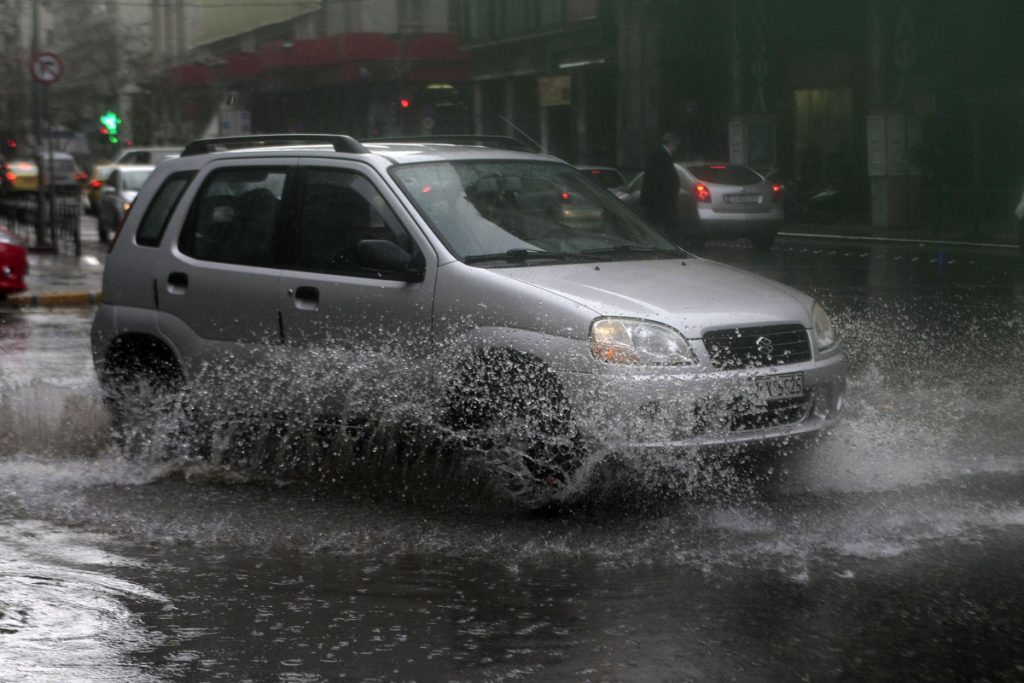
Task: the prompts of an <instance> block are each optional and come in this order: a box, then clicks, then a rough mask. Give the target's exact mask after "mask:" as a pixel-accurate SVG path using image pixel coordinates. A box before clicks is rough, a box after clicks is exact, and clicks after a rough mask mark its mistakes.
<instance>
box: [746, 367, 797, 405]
mask: <svg viewBox="0 0 1024 683" xmlns="http://www.w3.org/2000/svg"><path fill="white" fill-rule="evenodd" d="M754 394H755V395H756V396H757V398H758V399H759V400H761V401H775V400H778V399H780V398H799V397H800V396H803V395H804V373H802V372H791V373H789V374H787V375H767V376H765V377H757V378H755V379H754Z"/></svg>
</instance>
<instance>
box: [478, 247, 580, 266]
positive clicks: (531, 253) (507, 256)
mask: <svg viewBox="0 0 1024 683" xmlns="http://www.w3.org/2000/svg"><path fill="white" fill-rule="evenodd" d="M596 256H597V254H589V253H587V254H582V253H571V252H565V251H544V250H543V249H509V250H508V251H501V252H497V253H494V254H470V255H469V256H466V257H465V258H463V259H462V260H463V262H464V263H483V262H485V261H515V262H517V263H519V262H525V261H527V260H548V261H576V260H579V259H584V260H587V261H593V260H594V258H595V257H596Z"/></svg>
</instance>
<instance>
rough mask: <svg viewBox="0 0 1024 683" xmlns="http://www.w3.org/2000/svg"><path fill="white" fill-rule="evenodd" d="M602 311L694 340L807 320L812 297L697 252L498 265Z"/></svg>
mask: <svg viewBox="0 0 1024 683" xmlns="http://www.w3.org/2000/svg"><path fill="white" fill-rule="evenodd" d="M497 272H500V273H501V274H502V275H505V276H507V277H510V278H512V279H514V280H517V281H519V282H523V283H526V284H529V285H533V286H534V287H538V288H540V289H543V290H545V291H548V292H551V293H553V294H556V295H559V296H562V297H564V298H566V299H569V300H570V301H573V302H574V303H577V304H579V305H581V306H586V307H587V308H589V309H591V310H592V311H594V312H595V313H596V314H597V315H601V316H622V317H629V318H643V319H645V320H655V321H657V322H661V323H664V324H666V325H671V326H672V327H674V328H676V329H678V330H679V331H680V332H682V333H683V335H684V336H686V337H688V338H691V339H696V338H699V337H701V336H703V334H704V332H705V331H707V330H711V329H718V328H723V327H732V326H750V325H772V324H781V323H799V324H801V325H803V326H805V327H810V309H811V306H812V303H813V300H812V299H811V298H810V297H808V296H807V295H805V294H802V293H801V292H798V291H797V290H795V289H793V288H791V287H787V286H786V285H783V284H780V283H778V282H774V281H772V280H768V279H766V278H763V277H759V276H756V275H751V274H750V273H747V272H744V271H742V270H739V269H736V268H732V267H730V266H725V265H722V264H720V263H715V262H714V261H707V260H704V259H700V258H688V259H685V260H683V259H664V260H656V261H615V262H610V263H596V264H595V263H587V264H569V265H548V266H533V267H525V268H508V269H501V270H499V271H497Z"/></svg>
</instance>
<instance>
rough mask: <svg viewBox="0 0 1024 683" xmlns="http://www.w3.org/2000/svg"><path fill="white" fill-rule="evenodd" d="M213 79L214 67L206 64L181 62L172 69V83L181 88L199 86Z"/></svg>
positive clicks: (210, 82) (211, 81) (207, 83)
mask: <svg viewBox="0 0 1024 683" xmlns="http://www.w3.org/2000/svg"><path fill="white" fill-rule="evenodd" d="M213 81H214V73H213V69H212V68H210V67H209V66H207V65H206V64H179V65H178V66H176V67H174V68H173V69H171V84H172V85H174V86H176V87H179V88H183V87H184V88H198V87H202V86H204V85H210V84H212V83H213Z"/></svg>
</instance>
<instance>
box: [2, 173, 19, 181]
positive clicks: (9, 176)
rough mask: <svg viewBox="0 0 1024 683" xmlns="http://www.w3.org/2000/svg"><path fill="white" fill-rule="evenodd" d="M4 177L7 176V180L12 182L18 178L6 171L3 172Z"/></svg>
mask: <svg viewBox="0 0 1024 683" xmlns="http://www.w3.org/2000/svg"><path fill="white" fill-rule="evenodd" d="M4 178H7V180H9V181H10V182H12V183H13V182H14V181H15V180H17V179H18V176H17V175H15V174H14V173H11V172H10V171H8V172H7V173H5V174H4Z"/></svg>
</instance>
